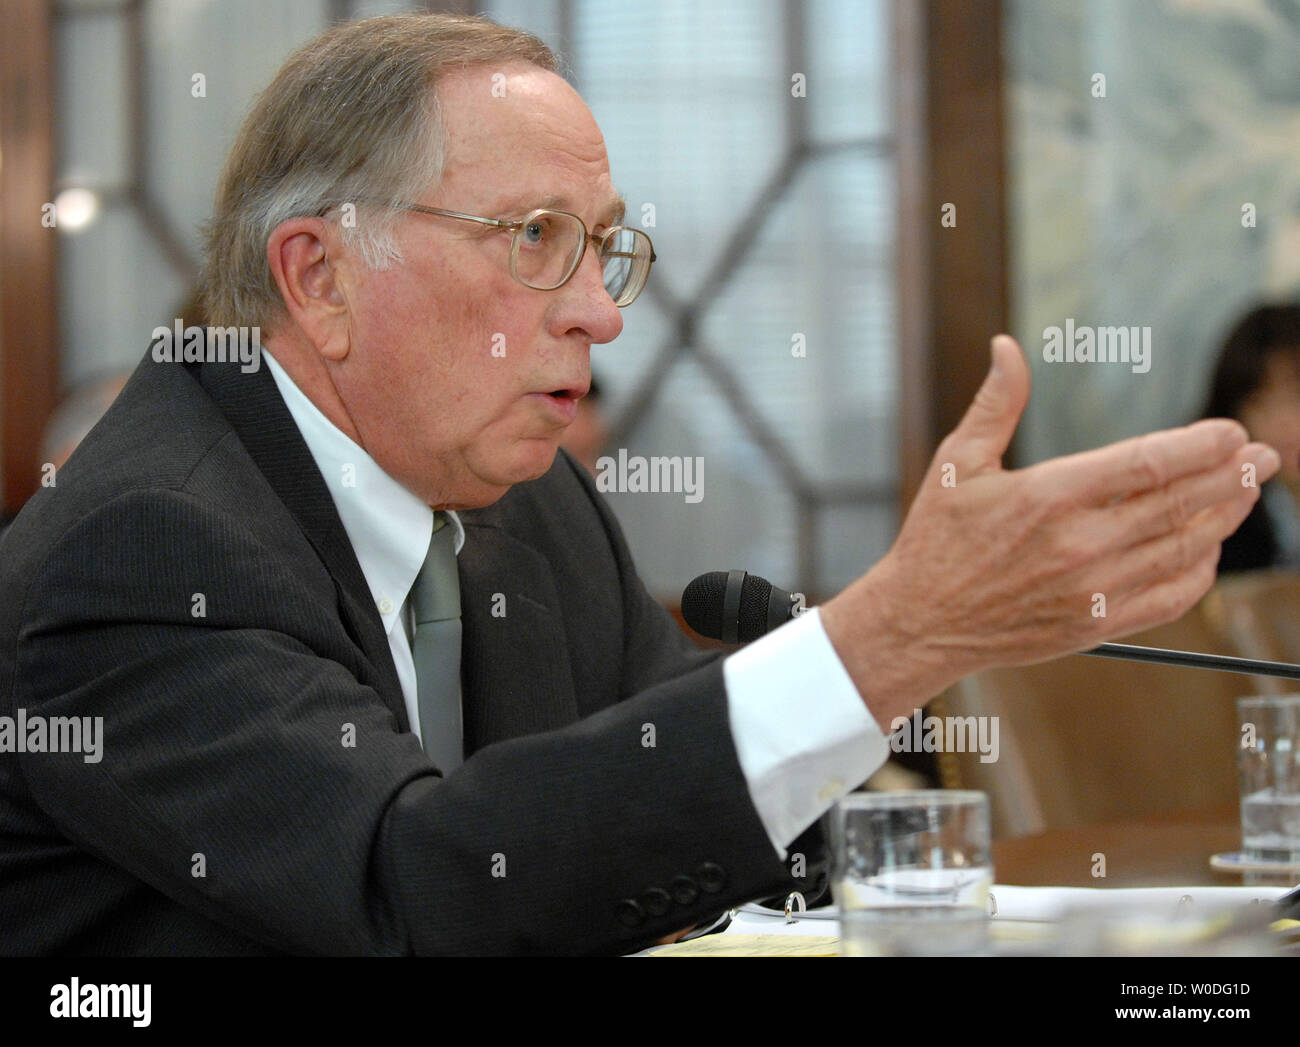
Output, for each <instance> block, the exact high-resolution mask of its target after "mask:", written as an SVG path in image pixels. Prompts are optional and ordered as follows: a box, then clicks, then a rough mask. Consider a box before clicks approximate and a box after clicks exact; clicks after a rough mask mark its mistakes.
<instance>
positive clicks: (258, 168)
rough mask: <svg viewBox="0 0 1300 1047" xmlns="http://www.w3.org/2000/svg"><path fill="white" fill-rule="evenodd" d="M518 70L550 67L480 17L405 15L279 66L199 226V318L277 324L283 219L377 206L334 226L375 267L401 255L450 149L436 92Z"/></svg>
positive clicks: (543, 51) (338, 31) (538, 49)
mask: <svg viewBox="0 0 1300 1047" xmlns="http://www.w3.org/2000/svg"><path fill="white" fill-rule="evenodd" d="M509 62H527V63H530V64H532V65H536V66H539V67H541V68H543V69H547V70H550V71H551V72H558V64H559V63H558V61H557V59H556V57H555V55H554V54H553V53H552V51H551V50H550V48H548V47H547V46H546V45H545V44H544V43H542V42H541V41H540V40H538V39H537V38H536V37H535V36H532V35H531V34H529V33H526V32H523V31H522V30H518V29H510V28H507V27H504V26H499V25H497V24H495V23H494V22H489V21H487V20H486V19H483V18H470V17H463V16H452V15H437V14H411V15H395V16H391V17H386V18H370V19H366V20H364V21H360V22H353V23H350V24H345V25H341V26H337V27H335V28H334V29H331V30H329V31H328V32H326V33H325V34H324V35H322V36H320V37H318V38H317V39H315V40H313V41H312V42H311V43H309V44H307V45H305V46H304V47H302V48H301V49H299V50H298V51H296V52H295V53H294V54H293V55H291V56H290V58H289V60H288V61H287V62H285V64H284V66H283V67H282V68H281V69H280V72H279V73H278V74H277V75H276V77H275V79H274V80H273V81H272V82H271V85H270V86H269V87H268V88H267V89H266V90H265V91H264V92H262V94H261V96H260V97H259V98H258V99H257V102H256V103H255V104H254V106H253V109H252V111H251V112H250V113H249V114H248V117H247V119H245V121H244V124H243V126H242V127H241V128H240V131H239V135H238V136H237V137H236V139H235V144H234V146H233V147H232V148H231V151H230V156H229V157H228V158H227V160H226V166H225V168H224V169H223V170H222V173H221V178H220V180H219V182H218V183H217V195H216V205H215V207H214V210H213V216H212V220H211V221H210V222H209V223H208V225H207V228H206V230H205V232H206V237H207V250H206V255H205V260H204V271H203V277H202V287H203V305H204V309H205V312H206V314H207V317H208V320H209V322H211V323H214V324H222V325H231V326H250V327H251V326H254V325H261V326H265V327H274V326H275V325H276V324H278V323H279V322H280V321H282V320H283V318H284V315H285V313H284V305H283V303H282V301H281V299H280V292H279V289H278V288H277V287H276V284H275V278H274V276H273V275H272V273H271V269H270V266H269V265H268V264H267V260H266V243H267V240H268V238H269V237H270V235H271V233H272V231H273V230H274V229H275V227H276V226H278V225H279V224H280V223H281V222H284V221H286V220H288V219H290V218H296V217H299V216H303V215H324V214H326V213H328V212H329V211H331V210H333V209H335V208H338V207H341V206H342V205H344V204H348V203H353V204H355V205H356V206H358V208H359V207H361V206H364V205H365V204H366V203H367V202H369V203H372V204H375V205H378V206H376V208H375V210H374V211H373V212H372V213H370V215H369V216H368V218H367V220H366V221H365V222H358V223H355V224H354V225H350V224H349V223H343V229H342V231H343V235H344V236H345V237H347V238H348V241H347V242H350V243H351V244H353V245H355V246H356V247H357V248H358V249H359V250H360V252H361V254H362V258H363V259H364V261H365V263H366V264H367V265H368V266H370V267H371V268H372V269H382V268H386V267H387V266H388V265H391V264H392V263H393V262H394V261H397V260H398V259H399V257H400V256H399V252H398V251H397V248H396V246H395V245H394V243H393V238H392V231H393V223H394V222H395V221H396V219H397V215H398V212H396V211H393V210H392V209H391V208H389V207H386V206H384V205H391V204H398V203H407V202H410V201H412V200H414V199H415V197H416V196H417V195H418V194H420V193H422V192H424V191H425V190H426V189H427V188H428V187H429V186H430V185H432V184H434V183H436V182H437V180H438V179H439V178H440V177H441V175H442V165H443V160H444V158H445V155H446V141H445V132H444V130H443V127H442V121H441V119H440V115H439V109H438V101H437V97H436V93H435V89H436V86H437V83H438V81H439V80H440V79H441V77H442V76H443V75H445V74H446V73H449V72H452V71H454V70H456V69H463V68H465V67H467V66H471V65H483V64H486V63H502V64H505V63H509Z"/></svg>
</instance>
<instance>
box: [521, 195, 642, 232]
mask: <svg viewBox="0 0 1300 1047" xmlns="http://www.w3.org/2000/svg"><path fill="white" fill-rule="evenodd" d="M535 207H546V208H549V209H551V210H554V211H570V212H573V213H576V212H574V211H573V205H572V203H571V201H570V200H569V198H568V197H567V196H548V197H545V198H544V199H542V200H537V199H536V198H533V197H526V196H514V197H511V198H510V199H509V200H507V201H506V202H505V204H504V205H503V206H502V207H501V208H500V213H501V214H503V215H504V214H514V213H516V212H518V213H519V215H520V217H523V215H524V214H525V213H526V212H528V211H531V210H532V209H533V208H535ZM626 215H627V200H625V199H624V198H623V194H622V193H619V194H617V195H616V196H614V197H613V198H612V199H611V200H610V201H609V202H608V203H606V204H605V206H604V207H603V208H602V209H601V211H600V217H601V219H602V221H601V222H599V223H598V224H601V225H605V224H608V225H616V224H618V223H619V222H621V221H622V220H623V218H624V217H625V216H626Z"/></svg>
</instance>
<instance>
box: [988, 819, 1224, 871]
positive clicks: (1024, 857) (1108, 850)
mask: <svg viewBox="0 0 1300 1047" xmlns="http://www.w3.org/2000/svg"><path fill="white" fill-rule="evenodd" d="M1240 849H1241V822H1240V818H1239V813H1238V810H1237V807H1236V805H1235V804H1233V805H1230V806H1226V807H1214V808H1209V809H1204V810H1194V811H1179V812H1174V813H1170V814H1165V815H1147V816H1145V817H1143V818H1140V819H1134V820H1132V821H1121V822H1107V823H1105V824H1103V825H1090V826H1082V827H1077V828H1071V829H1052V830H1049V831H1047V832H1043V833H1037V834H1035V835H1033V836H1022V837H1018V838H1016V839H1009V840H999V841H997V842H995V843H994V844H993V876H994V879H995V880H996V881H997V882H998V883H1008V884H1019V885H1022V886H1026V887H1036V886H1048V885H1051V886H1057V887H1173V886H1187V887H1194V886H1224V887H1230V886H1233V885H1240V884H1242V883H1243V880H1242V875H1241V874H1240V873H1232V872H1218V871H1216V870H1214V869H1211V868H1210V857H1211V856H1212V855H1214V854H1221V853H1223V852H1226V851H1238V850H1240ZM1097 855H1102V856H1104V870H1105V876H1097V875H1094V868H1096V869H1097V870H1098V871H1100V870H1101V868H1102V863H1101V861H1100V860H1099V859H1098V858H1097V857H1096V856H1097Z"/></svg>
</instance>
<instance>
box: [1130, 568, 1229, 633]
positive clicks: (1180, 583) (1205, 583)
mask: <svg viewBox="0 0 1300 1047" xmlns="http://www.w3.org/2000/svg"><path fill="white" fill-rule="evenodd" d="M1218 565H1219V546H1218V545H1213V546H1211V547H1210V549H1209V550H1208V551H1207V552H1206V553H1205V554H1204V555H1203V556H1202V557H1201V558H1200V559H1199V560H1197V561H1196V562H1195V563H1194V564H1192V565H1191V566H1190V567H1189V568H1188V569H1187V570H1185V571H1183V572H1181V573H1180V574H1177V575H1174V576H1173V577H1172V578H1166V579H1164V580H1162V581H1159V582H1156V583H1154V584H1153V585H1149V586H1147V587H1145V588H1143V589H1139V590H1137V591H1135V592H1132V593H1130V594H1128V596H1127V597H1125V598H1124V599H1123V600H1122V601H1120V602H1119V603H1118V604H1115V605H1112V607H1111V611H1112V614H1111V616H1110V617H1109V618H1108V619H1107V622H1108V624H1109V625H1110V626H1112V628H1111V629H1110V630H1108V632H1107V634H1106V635H1108V636H1113V637H1116V638H1119V637H1123V636H1129V635H1131V634H1133V633H1135V632H1138V631H1140V630H1142V629H1149V628H1151V627H1153V626H1156V625H1163V624H1164V623H1165V622H1172V621H1174V620H1175V619H1177V618H1181V617H1182V616H1183V615H1184V614H1186V613H1187V612H1188V611H1190V610H1191V609H1192V608H1193V607H1195V606H1196V604H1197V602H1198V601H1199V600H1200V599H1201V597H1203V596H1204V595H1205V594H1206V593H1207V592H1209V591H1210V587H1211V586H1213V585H1214V579H1215V575H1216V572H1217V568H1218Z"/></svg>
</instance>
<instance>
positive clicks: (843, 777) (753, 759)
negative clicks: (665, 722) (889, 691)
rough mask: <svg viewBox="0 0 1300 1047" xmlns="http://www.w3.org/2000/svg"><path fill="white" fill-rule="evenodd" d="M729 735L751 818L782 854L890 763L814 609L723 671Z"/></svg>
mask: <svg viewBox="0 0 1300 1047" xmlns="http://www.w3.org/2000/svg"><path fill="white" fill-rule="evenodd" d="M722 672H723V679H724V681H725V682H726V687H727V708H728V712H729V713H730V716H731V734H732V739H733V741H734V742H735V745H736V755H737V757H738V758H739V760H740V769H741V771H742V772H743V773H744V775H745V779H746V781H747V782H748V783H749V795H750V798H751V799H752V800H753V802H754V809H755V810H756V811H757V812H758V817H759V819H760V820H761V821H762V823H763V826H764V827H765V828H766V829H767V834H768V836H769V838H770V839H771V841H772V846H773V847H775V848H776V851H777V854H778V855H779V856H780V857H781V860H782V861H784V860H785V856H786V845H787V844H789V843H790V842H791V841H793V840H794V839H795V837H797V836H798V835H799V834H800V833H801V832H803V831H804V830H805V829H806V828H808V826H809V825H811V824H812V823H813V822H815V821H816V820H817V819H818V818H819V817H820V816H821V815H822V814H823V813H824V812H825V811H827V810H828V809H829V808H830V806H831V805H832V804H833V803H834V802H835V801H836V800H838V799H839V798H840V797H841V796H843V795H845V794H846V793H848V792H850V791H852V790H853V789H855V788H857V786H859V785H861V784H862V783H863V782H864V781H866V780H867V778H869V777H870V776H871V774H872V773H873V772H874V771H875V770H876V769H877V768H878V767H880V765H881V764H883V763H884V762H885V760H886V759H888V757H889V741H888V739H887V738H886V737H885V736H884V735H883V734H881V731H880V727H879V726H878V725H877V723H876V721H875V718H874V717H872V715H871V714H870V713H869V712H868V711H867V706H866V703H865V702H863V700H862V697H861V696H860V695H859V694H858V691H857V688H856V687H854V686H853V681H852V680H851V679H850V678H849V674H848V672H847V671H846V670H845V668H844V665H843V663H842V662H841V661H840V659H839V656H838V655H837V654H836V653H835V648H834V647H832V646H831V642H830V639H829V638H828V637H827V636H826V630H825V629H824V628H823V627H822V624H821V617H820V615H819V614H818V612H817V609H816V608H812V609H810V610H808V611H805V612H804V613H803V614H801V615H800V616H799V617H798V618H795V619H794V620H793V621H791V622H787V623H786V624H785V625H783V626H781V628H779V629H777V630H776V631H775V632H772V633H770V634H768V635H767V636H764V637H763V638H762V639H760V640H756V641H754V642H753V643H751V644H750V645H749V646H747V647H745V648H744V649H743V650H741V651H737V652H736V653H735V654H733V655H731V656H730V657H729V658H727V660H726V661H725V662H724V663H723V666H722Z"/></svg>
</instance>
